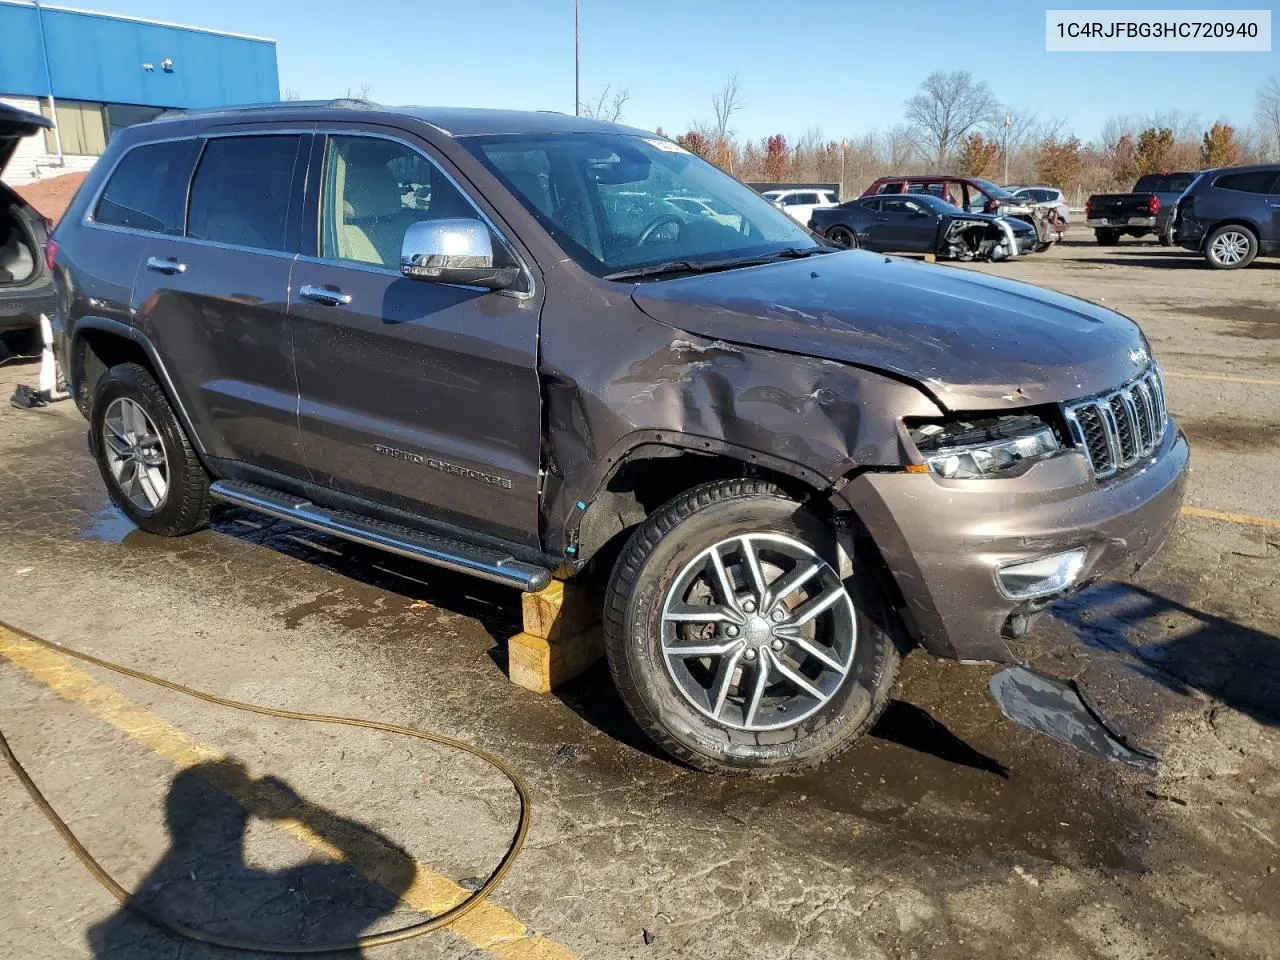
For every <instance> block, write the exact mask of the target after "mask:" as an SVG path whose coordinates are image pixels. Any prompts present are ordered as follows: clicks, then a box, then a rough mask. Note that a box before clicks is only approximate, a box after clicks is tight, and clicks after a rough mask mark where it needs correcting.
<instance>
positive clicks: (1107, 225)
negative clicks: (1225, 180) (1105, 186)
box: [1084, 173, 1196, 247]
mask: <svg viewBox="0 0 1280 960" xmlns="http://www.w3.org/2000/svg"><path fill="white" fill-rule="evenodd" d="M1195 177H1196V175H1195V174H1194V173H1145V174H1143V175H1142V176H1140V177H1139V178H1138V182H1137V183H1135V184H1134V185H1133V192H1131V193H1097V194H1094V195H1093V196H1091V197H1090V198H1089V199H1088V200H1086V201H1085V202H1084V216H1085V223H1086V224H1087V225H1088V226H1090V227H1093V228H1094V229H1093V235H1094V237H1095V238H1096V239H1097V241H1098V243H1100V244H1102V245H1103V246H1108V247H1109V246H1114V245H1115V244H1117V243H1119V242H1120V238H1121V237H1123V236H1129V237H1145V236H1148V235H1154V236H1155V237H1156V238H1157V239H1158V240H1159V241H1160V243H1161V244H1162V245H1163V246H1166V247H1168V246H1172V244H1173V215H1174V208H1175V206H1176V205H1177V202H1178V197H1180V196H1181V195H1182V191H1184V190H1186V189H1187V187H1189V186H1190V185H1191V181H1192V180H1194V179H1195Z"/></svg>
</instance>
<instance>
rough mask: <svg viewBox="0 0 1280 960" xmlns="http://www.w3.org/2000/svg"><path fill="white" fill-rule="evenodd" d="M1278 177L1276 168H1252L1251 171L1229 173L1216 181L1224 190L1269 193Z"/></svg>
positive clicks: (1216, 184)
mask: <svg viewBox="0 0 1280 960" xmlns="http://www.w3.org/2000/svg"><path fill="white" fill-rule="evenodd" d="M1275 179H1276V173H1275V171H1274V170H1252V171H1250V172H1249V173H1228V174H1227V175H1226V176H1222V177H1219V178H1218V179H1217V180H1215V181H1214V184H1213V185H1214V186H1215V187H1221V188H1222V189H1223V190H1239V191H1240V192H1241V193H1268V192H1270V190H1271V189H1272V184H1273V183H1274V181H1275Z"/></svg>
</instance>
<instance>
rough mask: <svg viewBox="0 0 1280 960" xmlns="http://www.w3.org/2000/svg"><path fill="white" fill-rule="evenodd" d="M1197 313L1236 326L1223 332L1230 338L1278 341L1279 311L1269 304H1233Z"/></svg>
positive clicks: (1203, 309) (1204, 308)
mask: <svg viewBox="0 0 1280 960" xmlns="http://www.w3.org/2000/svg"><path fill="white" fill-rule="evenodd" d="M1197 312H1198V313H1201V314H1203V315H1204V316H1206V317H1213V318H1214V319H1215V320H1230V321H1231V322H1232V323H1233V324H1236V326H1234V327H1233V328H1232V329H1230V330H1226V331H1224V332H1225V333H1226V334H1227V335H1228V336H1232V337H1248V338H1249V339H1251V340H1280V309H1277V308H1276V307H1275V306H1273V305H1272V304H1269V303H1259V302H1255V303H1248V304H1234V305H1231V306H1222V307H1200V308H1198V310H1197Z"/></svg>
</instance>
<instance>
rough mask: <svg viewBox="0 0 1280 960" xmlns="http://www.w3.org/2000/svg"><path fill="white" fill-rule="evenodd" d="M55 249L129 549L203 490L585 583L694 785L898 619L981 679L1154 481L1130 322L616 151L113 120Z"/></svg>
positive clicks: (550, 117)
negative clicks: (839, 232)
mask: <svg viewBox="0 0 1280 960" xmlns="http://www.w3.org/2000/svg"><path fill="white" fill-rule="evenodd" d="M686 197H687V198H690V199H691V200H698V201H701V202H702V204H701V205H702V206H704V207H706V208H707V209H711V210H713V211H715V215H714V216H709V215H705V214H700V213H697V212H690V210H689V208H688V205H681V204H677V203H673V202H672V198H686ZM695 206H696V205H695ZM55 240H56V244H57V246H56V282H57V285H58V289H59V301H60V303H59V316H58V320H57V324H56V327H57V333H58V338H59V342H60V346H59V349H60V356H61V359H62V362H63V364H64V367H65V369H66V371H67V372H68V374H69V377H70V380H71V383H72V389H73V390H74V394H75V397H76V398H77V400H78V402H79V404H80V407H81V409H82V410H83V411H84V413H85V414H86V416H88V418H89V419H90V421H91V424H92V429H91V436H92V438H93V442H94V448H95V452H96V455H97V458H98V461H99V465H100V467H101V471H102V476H103V478H104V481H105V482H106V484H107V487H108V488H109V489H110V491H111V495H112V497H113V498H114V499H115V501H116V503H118V504H119V506H120V507H121V509H122V510H124V511H125V512H126V513H127V514H128V515H129V516H130V517H131V518H132V519H133V520H134V521H135V522H136V523H137V524H138V525H139V526H140V527H142V528H143V529H144V530H148V531H151V532H154V533H158V534H162V535H179V534H184V533H188V532H190V531H192V530H196V529H198V528H199V527H201V526H202V525H203V524H204V523H205V522H206V520H207V518H208V516H209V510H210V506H211V505H212V503H213V502H214V501H223V502H228V503H233V504H239V505H242V506H246V507H250V508H252V509H254V510H258V511H262V512H264V513H267V514H270V515H273V516H276V517H283V518H287V519H289V520H292V521H295V522H297V523H300V524H303V525H306V526H309V527H313V528H316V529H320V530H325V531H329V532H331V533H333V534H336V535H337V536H340V537H347V538H350V539H352V540H355V541H358V542H361V543H366V544H372V545H374V546H377V547H381V548H384V549H387V550H391V551H395V552H397V553H400V554H404V555H407V556H411V557H417V558H420V559H422V560H425V561H427V562H430V563H435V564H439V565H442V566H445V567H450V568H453V569H456V570H463V571H466V572H469V573H472V574H475V575H477V576H481V577H486V578H488V579H490V580H495V581H498V582H500V583H505V584H510V585H511V586H514V587H518V588H520V589H524V590H530V589H536V588H538V587H539V586H541V585H543V584H545V583H546V582H547V581H548V579H549V577H550V576H551V575H552V573H553V572H555V573H556V574H557V575H560V576H584V577H585V576H590V575H592V574H593V573H598V574H600V575H602V576H606V577H608V590H607V596H606V600H605V611H604V615H605V626H606V636H607V650H608V658H609V664H610V666H611V668H612V671H613V675H614V678H615V680H616V682H617V686H618V689H619V691H620V692H621V695H622V698H623V700H624V702H625V703H626V705H627V707H628V709H630V711H631V712H632V713H633V714H634V716H635V718H636V719H637V720H638V721H639V723H640V724H641V725H642V726H643V727H644V729H645V730H646V731H648V732H649V733H650V734H651V735H652V736H653V737H654V739H655V740H656V741H657V742H658V743H660V744H661V745H662V746H663V747H664V748H665V749H666V750H668V751H669V752H671V753H672V754H673V755H675V756H677V757H679V758H680V759H682V760H684V761H686V762H688V763H690V764H692V765H694V766H697V767H700V768H704V769H715V770H723V771H765V772H770V771H772V772H776V771H779V770H783V769H791V768H796V767H802V766H807V765H812V764H814V763H817V762H818V761H820V760H822V759H823V758H825V757H828V756H831V755H832V754H834V753H836V752H838V751H839V750H842V749H844V748H846V747H848V746H849V745H850V744H851V743H853V742H854V741H855V740H856V739H857V738H858V737H859V736H860V735H861V734H862V733H864V732H865V731H866V730H867V729H868V728H869V727H870V726H871V724H872V723H873V722H874V721H875V719H876V717H877V716H878V715H879V714H880V712H881V710H883V709H884V707H885V705H886V703H887V702H888V699H889V695H890V690H891V688H892V686H893V683H894V680H895V678H896V676H897V672H898V664H899V656H900V652H901V649H900V641H899V639H898V637H899V636H901V633H900V631H899V630H898V626H899V625H900V624H902V623H904V622H905V624H906V626H907V629H908V631H909V633H910V635H912V636H914V637H915V638H916V639H917V640H918V641H919V642H920V643H921V644H923V645H924V646H925V647H926V648H927V649H928V650H930V651H931V652H932V653H934V654H937V655H939V656H945V657H956V658H960V659H963V660H995V661H1006V662H1007V661H1011V660H1012V659H1013V653H1012V652H1011V649H1010V643H1009V642H1010V641H1011V640H1012V639H1014V638H1016V637H1017V636H1019V635H1020V634H1022V633H1023V632H1024V631H1025V630H1026V629H1027V627H1028V625H1029V623H1030V622H1031V620H1032V618H1033V616H1034V615H1035V614H1036V613H1037V612H1039V611H1041V610H1043V609H1044V608H1045V607H1046V606H1047V605H1049V604H1050V603H1052V602H1053V601H1054V600H1056V599H1057V598H1060V597H1062V596H1063V595H1064V594H1066V593H1069V592H1070V591H1072V590H1076V589H1078V588H1079V587H1080V586H1081V585H1082V584H1085V583H1087V582H1089V581H1091V580H1093V579H1095V578H1097V577H1100V576H1103V575H1107V574H1111V573H1114V572H1118V573H1122V574H1124V573H1128V572H1130V571H1132V570H1133V569H1134V568H1135V567H1136V566H1137V565H1139V564H1140V563H1142V562H1143V561H1144V560H1145V559H1146V558H1147V557H1149V556H1150V555H1151V554H1152V553H1153V552H1154V551H1155V550H1156V549H1157V548H1158V547H1159V546H1160V544H1161V542H1162V541H1163V540H1164V539H1165V536H1166V535H1167V533H1168V532H1169V529H1170V527H1171V526H1172V524H1173V522H1174V519H1175V517H1176V514H1177V511H1178V506H1179V503H1180V502H1181V499H1182V488H1183V481H1184V477H1185V473H1186V468H1187V457H1188V453H1187V444H1186V440H1185V439H1184V437H1183V436H1182V434H1181V433H1180V431H1179V430H1178V429H1177V428H1176V427H1175V426H1174V424H1173V422H1172V421H1171V420H1170V419H1169V417H1168V415H1167V413H1166V409H1165V400H1164V391H1163V388H1162V385H1161V381H1160V374H1159V371H1158V368H1157V367H1156V365H1155V362H1154V361H1153V359H1152V357H1151V355H1150V353H1149V352H1148V347H1147V343H1146V341H1145V339H1144V338H1143V336H1142V333H1141V332H1140V331H1139V329H1138V328H1137V327H1136V326H1135V325H1134V324H1133V323H1132V322H1131V321H1129V320H1127V319H1125V318H1124V317H1122V316H1121V315H1119V314H1117V313H1115V312H1113V311H1111V310H1108V309H1105V308H1102V307H1098V306H1095V305H1094V304H1091V303H1088V302H1085V301H1082V300H1076V299H1073V298H1071V297H1067V296H1063V295H1061V294H1056V293H1050V292H1048V291H1044V290H1039V289H1037V288H1035V287H1031V286H1027V285H1024V284H1020V283H1013V282H1010V281H1007V280H1000V279H994V278H991V277H986V276H981V275H979V274H975V273H969V272H964V271H958V270H953V269H948V268H943V267H936V266H931V265H928V264H923V263H914V262H907V261H903V260H895V259H889V258H886V257H884V256H880V255H875V254H871V253H866V252H860V251H835V250H833V249H830V248H828V247H826V246H823V245H821V244H819V243H817V242H815V240H814V238H813V236H812V235H811V234H809V233H808V232H807V231H805V230H804V229H803V228H801V227H800V226H798V225H797V224H795V223H793V222H792V221H791V220H790V219H789V218H788V217H787V216H786V215H785V214H783V213H781V212H780V211H778V210H777V209H775V208H774V207H773V206H772V205H770V204H769V203H768V201H766V200H763V199H762V198H760V197H759V196H757V195H756V194H755V193H754V192H753V191H751V190H750V189H748V188H747V187H745V186H744V185H742V184H740V183H738V182H737V181H735V180H733V179H731V178H730V177H728V176H726V175H724V174H723V173H721V172H720V171H718V170H717V169H716V168H715V167H713V166H711V165H710V164H708V163H705V162H703V161H702V160H700V159H698V158H697V157H695V156H693V155H691V154H689V153H686V152H685V151H684V150H682V149H681V148H680V147H679V146H677V145H676V144H674V143H672V142H671V141H670V140H667V139H665V138H663V137H660V136H655V135H654V134H651V133H646V132H644V131H642V130H635V129H630V128H627V127H621V126H616V125H613V124H608V123H602V122H597V121H594V120H587V119H577V118H574V117H568V116H563V115H560V114H555V113H515V112H500V111H481V110H455V109H416V108H396V109H382V108H378V107H375V106H373V105H369V104H363V103H353V102H335V103H326V104H305V103H292V104H280V105H273V106H270V107H266V108H255V109H242V110H233V111H222V112H207V113H191V114H185V115H178V116H173V117H170V118H165V119H161V120H160V121H157V122H153V123H147V124H143V125H140V126H136V127H131V128H129V129H127V130H124V131H121V132H120V133H119V134H118V135H117V136H115V137H113V138H112V141H111V145H110V147H109V148H108V150H107V153H106V154H105V155H104V156H103V158H102V160H101V161H100V162H99V163H98V165H97V166H96V167H95V169H94V171H93V173H92V174H91V175H90V177H89V179H88V180H87V181H86V183H85V185H84V187H83V188H82V189H81V191H80V193H79V195H78V196H77V197H76V199H75V201H74V203H73V204H72V206H71V209H70V210H69V212H68V214H67V216H66V217H65V218H64V219H63V221H62V224H61V225H60V226H59V228H58V230H57V233H56V237H55Z"/></svg>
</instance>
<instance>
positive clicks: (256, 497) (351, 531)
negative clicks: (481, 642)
mask: <svg viewBox="0 0 1280 960" xmlns="http://www.w3.org/2000/svg"><path fill="white" fill-rule="evenodd" d="M209 493H210V494H212V495H213V497H214V499H215V500H221V501H223V502H224V503H231V504H235V505H236V506H238V507H247V508H248V509H250V510H254V511H256V512H258V513H265V514H266V515H267V516H269V517H276V518H277V519H279V520H287V521H289V522H290V523H296V524H298V526H301V527H309V528H310V529H312V530H319V531H320V532H321V533H328V534H332V535H333V536H335V537H341V538H342V539H343V540H350V541H351V542H352V543H359V544H363V545H364V546H366V547H374V548H376V549H378V550H385V551H387V552H388V553H394V554H398V555H399V556H402V557H409V558H410V559H412V560H421V561H422V562H423V563H430V564H433V565H434V566H437V567H444V568H445V569H446V570H454V571H456V572H458V573H466V574H470V575H471V576H473V577H480V578H481V579H483V580H490V581H492V582H493V583H501V584H503V585H505V586H508V587H515V588H516V589H517V590H524V591H525V592H527V593H535V592H537V591H538V590H541V589H542V588H543V587H545V586H546V585H547V584H549V583H550V582H551V571H550V570H547V569H546V568H544V567H539V566H537V565H535V564H531V563H525V562H524V561H522V560H517V559H515V558H514V557H512V556H510V555H509V554H506V553H504V552H503V551H501V550H495V549H493V548H491V547H478V546H473V545H471V544H468V543H462V542H460V541H458V540H450V539H448V538H445V537H440V536H436V535H435V534H431V533H424V532H422V531H421V530H414V529H412V528H411V527H404V526H401V525H399V524H395V523H385V522H383V521H381V520H374V519H371V518H369V517H362V516H360V515H358V514H355V513H349V512H347V511H344V510H332V509H330V508H328V507H321V506H317V505H316V504H314V503H312V502H311V501H310V500H308V499H306V498H305V497H296V496H292V495H290V494H287V493H281V492H280V491H279V490H272V489H270V488H269V487H262V486H259V485H258V484H256V483H245V482H243V481H241V480H217V481H215V482H214V483H213V484H212V485H211V486H210V487H209Z"/></svg>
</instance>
